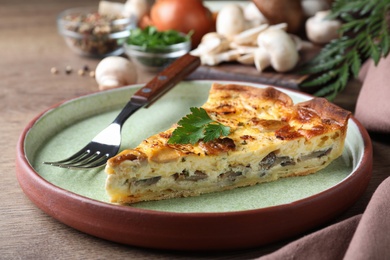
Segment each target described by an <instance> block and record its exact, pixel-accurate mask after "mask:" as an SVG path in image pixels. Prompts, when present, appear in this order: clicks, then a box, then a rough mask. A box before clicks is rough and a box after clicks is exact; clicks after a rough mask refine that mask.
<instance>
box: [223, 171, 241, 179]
mask: <svg viewBox="0 0 390 260" xmlns="http://www.w3.org/2000/svg"><path fill="white" fill-rule="evenodd" d="M240 176H242V172H240V171H237V172H235V171H227V172H225V173H221V174H220V175H219V176H218V179H219V180H228V181H235V180H236V179H237V178H238V177H240Z"/></svg>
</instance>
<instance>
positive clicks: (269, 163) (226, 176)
mask: <svg viewBox="0 0 390 260" xmlns="http://www.w3.org/2000/svg"><path fill="white" fill-rule="evenodd" d="M331 151H332V148H328V149H326V150H319V151H314V152H312V153H310V154H308V155H304V156H302V157H300V158H299V159H298V161H305V160H310V159H315V158H321V157H323V156H326V155H328V154H329V153H330V152H331ZM295 164H296V162H295V160H294V158H291V157H289V156H276V154H275V152H271V153H269V154H268V155H267V156H265V157H264V158H263V160H261V162H260V163H259V166H260V177H264V176H265V175H266V174H267V172H268V171H269V169H271V168H272V167H274V166H276V165H280V166H282V167H285V166H289V165H295ZM242 176H244V175H243V172H242V171H234V170H229V171H227V172H224V173H221V174H220V175H219V176H218V180H219V181H232V182H233V181H235V180H236V179H237V178H239V177H242ZM172 177H173V178H174V180H175V181H199V180H204V179H207V178H208V175H207V174H206V173H204V172H202V171H195V172H194V173H193V174H191V175H190V174H189V172H188V171H186V170H184V171H182V172H181V173H175V174H173V175H172ZM160 179H161V176H156V177H152V178H148V179H142V180H138V181H134V182H133V183H132V184H133V185H134V186H136V187H147V186H151V185H153V184H156V183H157V182H158V181H159V180H160Z"/></svg>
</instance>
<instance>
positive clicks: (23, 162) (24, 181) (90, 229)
mask: <svg viewBox="0 0 390 260" xmlns="http://www.w3.org/2000/svg"><path fill="white" fill-rule="evenodd" d="M192 82H222V83H232V82H233V83H237V84H249V85H252V86H259V85H262V86H269V85H267V84H258V83H251V82H243V81H230V80H229V81H222V80H192ZM142 85H143V84H136V85H131V86H129V87H130V88H132V87H139V86H142ZM271 86H272V85H271ZM273 87H276V88H278V89H281V90H286V91H290V92H296V93H297V94H300V95H303V96H306V97H309V98H312V97H313V96H311V95H309V94H307V93H303V92H300V91H297V90H294V89H287V88H283V87H278V86H273ZM109 91H110V90H109ZM109 91H104V92H94V93H90V94H86V95H82V96H78V97H75V98H72V99H69V100H65V101H61V102H59V103H57V104H55V105H53V106H51V107H49V108H48V109H46V110H44V111H43V112H41V113H39V114H38V115H37V116H36V117H34V118H33V119H32V120H31V121H30V122H29V123H28V125H27V126H26V127H25V128H24V129H23V131H22V133H21V135H20V137H19V140H18V144H17V157H16V175H17V179H18V182H19V185H20V186H21V188H22V190H23V191H24V193H25V194H26V195H27V197H29V198H30V200H31V201H32V202H33V203H34V204H36V206H38V207H39V208H40V209H41V210H43V211H44V212H46V213H47V214H48V215H50V216H52V217H54V218H55V219H57V220H59V221H60V222H63V223H64V224H67V225H69V226H71V227H73V228H75V229H78V230H80V231H82V232H85V233H88V234H91V235H94V236H97V237H100V238H103V239H107V240H111V241H114V242H119V243H124V244H129V245H136V246H141V247H148V248H157V249H175V250H178V249H179V250H225V249H230V250H231V249H240V248H246V247H252V246H258V245H264V244H268V243H270V242H274V241H277V240H279V239H280V236H278V235H276V236H272V234H271V237H270V238H269V239H258V240H257V241H255V240H254V237H253V236H251V237H247V238H245V239H244V240H243V241H245V242H239V243H235V244H233V245H232V244H231V243H226V242H227V241H226V240H224V239H223V240H220V241H218V242H217V243H213V244H211V245H210V244H207V243H209V242H210V240H208V239H205V240H204V242H202V241H201V239H200V238H201V237H204V235H205V234H207V231H206V232H205V231H202V232H196V230H195V229H193V228H189V230H192V231H193V232H195V233H196V237H197V238H198V239H195V238H193V239H189V240H191V241H192V240H195V242H196V243H195V244H187V243H185V242H184V241H187V240H188V238H187V239H183V237H182V235H180V234H178V233H177V231H174V230H172V231H171V236H173V237H172V238H171V239H168V240H167V241H165V242H161V240H156V238H161V236H162V235H163V234H162V233H164V232H162V233H161V232H160V233H159V235H158V236H157V234H156V232H154V233H155V235H153V236H155V237H154V239H151V240H149V238H150V236H151V235H149V236H145V234H143V236H141V237H143V239H141V240H138V241H137V240H136V239H134V237H133V238H121V235H123V233H126V234H127V235H134V234H135V233H137V234H138V233H139V230H138V229H137V228H136V227H134V226H131V227H133V228H130V230H127V231H122V232H120V230H119V229H120V228H121V227H122V228H123V225H122V226H118V224H115V223H112V222H107V221H104V222H105V223H106V225H109V226H111V227H107V228H108V229H109V230H111V233H110V232H106V231H107V230H105V231H104V232H101V231H98V230H96V228H95V227H96V225H98V223H99V221H103V220H102V217H101V216H99V218H98V219H96V220H95V221H92V223H89V224H86V223H85V221H82V220H80V221H77V219H74V218H75V217H73V216H72V215H69V212H67V213H66V214H59V212H58V211H62V212H63V211H66V207H70V208H74V205H73V206H72V205H70V204H74V203H76V204H78V205H84V206H86V207H85V210H83V211H87V212H84V215H85V214H86V215H85V216H87V217H88V216H91V215H90V214H91V212H94V213H98V214H100V213H102V212H103V211H104V210H108V211H109V213H110V215H111V217H112V216H113V215H114V214H113V213H115V215H117V216H116V217H114V219H116V221H119V222H120V223H122V224H123V223H127V224H129V223H128V222H126V221H125V219H126V217H129V215H131V216H130V219H132V220H137V221H141V223H144V224H145V223H147V224H149V225H151V224H152V225H151V226H154V227H155V228H158V226H157V227H156V226H155V225H153V223H152V222H153V221H158V220H163V222H164V223H167V224H169V223H170V222H172V221H170V220H169V219H175V220H177V219H179V220H180V223H185V225H188V222H189V221H190V222H195V223H202V222H207V223H213V224H214V225H215V226H214V229H212V230H214V231H215V229H217V230H220V229H221V226H220V225H218V223H217V222H216V221H217V220H219V219H220V218H221V217H223V218H224V220H225V221H226V220H228V221H233V222H236V221H237V220H238V219H239V218H247V219H248V220H251V221H254V220H255V219H254V216H257V215H259V214H265V215H275V214H276V215H279V214H278V213H279V212H280V211H283V210H284V211H294V210H296V209H297V208H301V207H302V206H305V205H306V206H307V205H308V204H313V203H314V202H316V201H323V200H324V198H325V197H327V196H328V195H329V194H330V193H333V194H334V193H337V194H338V193H339V192H340V190H346V189H347V188H351V187H348V185H349V186H351V183H356V182H358V183H359V185H357V186H356V187H355V194H354V196H351V197H350V198H349V199H348V200H345V201H344V205H343V206H342V207H340V208H338V209H335V210H334V212H329V213H331V214H329V213H328V214H325V215H326V216H327V217H326V216H325V215H324V217H322V218H321V217H320V219H318V220H317V221H315V222H316V223H312V224H311V225H308V226H307V227H306V228H305V229H304V230H296V228H295V229H294V228H292V229H291V230H290V232H287V234H286V235H285V236H284V238H286V237H290V236H292V235H296V234H297V233H301V232H302V231H306V230H308V229H310V228H313V227H315V226H317V225H318V224H320V223H323V222H324V221H327V220H329V218H333V217H335V216H336V215H337V214H339V213H341V212H342V211H343V210H345V209H346V208H347V207H349V206H351V205H352V204H353V203H354V202H355V201H356V200H357V199H358V198H359V197H360V196H361V195H362V193H363V192H364V190H365V189H366V187H367V185H368V182H369V180H370V178H371V174H372V145H371V139H370V137H369V135H368V133H367V131H366V129H365V128H364V127H363V126H362V125H361V123H360V122H359V121H358V120H357V119H356V118H355V117H353V116H351V120H352V121H353V122H354V123H355V124H356V126H357V128H358V130H359V134H360V135H361V137H362V139H363V143H364V149H363V154H362V160H361V162H360V165H359V166H358V167H357V168H356V169H355V170H353V171H352V172H351V173H350V174H349V175H348V176H347V177H346V178H344V179H343V180H342V181H341V182H339V183H337V184H335V185H333V186H331V187H329V188H327V189H326V190H324V191H321V192H319V193H316V194H313V195H311V196H308V197H305V198H302V199H299V200H295V201H293V202H290V203H285V204H279V205H274V206H270V207H265V208H258V209H249V210H241V211H231V212H167V211H158V210H151V209H142V208H132V207H127V206H121V205H115V204H110V203H107V202H104V201H99V200H95V199H92V198H89V197H85V196H83V195H80V194H76V193H74V192H71V191H68V190H66V189H63V188H61V187H58V186H56V185H54V184H52V183H50V182H49V181H47V180H45V179H44V178H43V177H41V176H40V175H39V173H37V172H36V171H35V170H34V169H33V167H32V166H31V164H30V162H29V161H28V159H27V156H26V154H25V150H24V147H25V143H24V141H25V138H26V136H27V134H28V132H29V131H30V129H31V128H32V127H33V126H34V124H35V123H36V122H37V121H38V120H39V119H40V118H41V117H43V116H44V115H45V114H46V113H48V112H49V111H51V110H53V109H55V108H57V107H59V106H61V105H62V104H65V103H67V102H71V101H73V100H75V99H79V98H85V97H88V96H91V95H96V94H97V95H100V94H103V95H104V94H105V93H107V92H109ZM111 91H123V89H122V88H121V89H115V90H111ZM358 180H359V181H358ZM38 188H42V189H44V190H45V191H46V192H47V194H50V197H51V198H45V197H43V196H42V194H39V192H38V190H39V189H38ZM344 197H348V196H344ZM53 201H56V203H59V202H61V203H62V204H63V206H58V205H57V206H53V204H52V203H53ZM49 202H50V205H48V203H49ZM69 202H72V203H69ZM61 203H60V204H61ZM309 206H310V205H309ZM102 209H103V211H102ZM79 214H81V213H79ZM133 215H134V216H133ZM140 216H142V217H140ZM317 217H318V216H317ZM133 218H134V219H133ZM142 218H143V220H142ZM195 223H194V224H195ZM248 224H249V223H248ZM251 224H253V223H251ZM185 225H183V224H181V225H179V226H180V227H181V228H185ZM208 225H209V224H208ZM168 226H172V223H170V224H169V225H168ZM179 226H178V227H179ZM172 227H176V226H174V225H173V226H172ZM94 229H95V230H94ZM220 231H222V230H220ZM167 232H168V233H169V231H165V233H167ZM221 233H225V232H221ZM214 235H215V236H217V237H220V238H221V234H214ZM225 236H226V235H225ZM179 237H180V238H182V239H183V241H182V242H179V243H177V242H178V238H179ZM147 240H149V241H147ZM175 241H176V243H175ZM206 241H207V242H206Z"/></svg>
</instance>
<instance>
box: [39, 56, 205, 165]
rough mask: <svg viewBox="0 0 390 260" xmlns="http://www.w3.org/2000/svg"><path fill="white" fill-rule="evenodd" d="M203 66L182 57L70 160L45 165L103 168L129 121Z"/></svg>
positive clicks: (196, 58) (193, 58) (188, 57)
mask: <svg viewBox="0 0 390 260" xmlns="http://www.w3.org/2000/svg"><path fill="white" fill-rule="evenodd" d="M199 65H200V59H199V58H198V57H195V56H192V55H190V54H185V55H184V56H182V57H180V58H179V59H177V60H176V61H174V62H173V63H172V64H171V65H169V66H168V67H167V68H166V69H164V70H163V71H162V72H160V73H159V74H157V75H156V76H155V77H154V78H153V79H152V80H151V81H150V82H148V83H147V84H146V85H145V86H144V87H142V88H141V89H139V90H138V91H137V92H136V93H135V94H134V95H133V96H132V97H131V99H130V101H129V102H128V103H127V104H126V105H125V107H124V108H123V109H122V111H121V112H120V113H119V114H118V116H117V117H116V118H115V119H114V121H113V122H112V123H111V124H110V125H109V126H108V127H107V128H105V129H104V130H103V131H101V132H100V133H99V134H98V135H96V136H95V137H94V138H93V139H92V141H91V142H90V143H88V144H87V145H86V146H85V147H84V148H82V149H81V150H80V151H78V152H76V153H75V154H74V155H72V156H70V157H69V158H67V159H64V160H61V161H56V162H43V163H44V164H49V165H53V166H58V167H62V168H70V169H89V168H96V167H100V166H103V165H104V164H105V163H106V162H107V160H108V159H109V158H111V157H112V156H114V155H116V154H117V153H118V151H119V147H120V144H121V129H122V125H123V124H124V123H125V121H126V120H127V119H128V118H129V117H130V116H131V115H132V114H133V113H134V112H136V111H137V110H138V109H140V108H141V107H147V106H150V105H151V104H152V103H153V102H154V101H156V100H157V99H158V98H160V97H161V96H162V95H163V94H165V93H166V92H167V91H168V90H170V89H171V88H173V87H174V86H175V85H176V84H177V83H178V82H179V81H181V80H182V79H184V78H185V77H186V76H187V75H189V74H190V73H191V72H193V71H194V70H195V69H196V68H197V67H199Z"/></svg>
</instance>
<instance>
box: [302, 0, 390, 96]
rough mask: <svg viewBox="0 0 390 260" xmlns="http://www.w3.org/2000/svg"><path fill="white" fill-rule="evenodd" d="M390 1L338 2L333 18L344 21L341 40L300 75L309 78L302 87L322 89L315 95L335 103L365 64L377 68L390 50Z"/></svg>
mask: <svg viewBox="0 0 390 260" xmlns="http://www.w3.org/2000/svg"><path fill="white" fill-rule="evenodd" d="M389 10H390V0H354V1H351V0H336V1H334V3H333V6H332V10H331V15H330V16H329V18H330V19H334V18H337V19H340V20H342V21H343V25H342V26H341V28H340V34H341V37H340V38H338V39H335V40H333V41H331V42H330V43H328V44H327V45H325V46H324V48H323V49H322V50H321V52H320V53H319V54H318V55H317V56H316V57H315V58H314V59H312V60H311V61H309V62H308V63H306V64H305V65H304V66H303V67H302V68H301V69H300V72H301V73H303V74H308V75H309V77H308V78H307V79H306V80H305V81H304V82H303V83H301V84H300V86H301V87H302V88H310V87H320V89H319V90H317V91H316V92H315V93H314V95H316V96H324V97H326V98H328V99H329V100H333V99H334V98H335V97H336V96H337V94H338V93H339V92H341V91H342V90H343V89H344V88H345V86H346V85H347V83H348V80H349V79H350V77H352V76H353V77H357V76H358V74H359V70H360V68H361V66H362V62H364V61H365V60H367V59H368V58H371V59H372V60H373V61H374V62H375V65H377V64H378V63H379V60H380V59H381V57H386V56H387V54H388V53H389V49H390V35H389V21H390V20H388V19H389V17H390V13H389Z"/></svg>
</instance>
